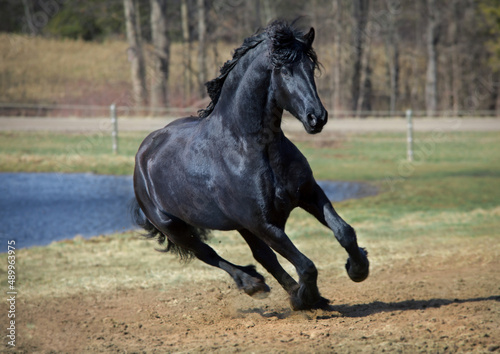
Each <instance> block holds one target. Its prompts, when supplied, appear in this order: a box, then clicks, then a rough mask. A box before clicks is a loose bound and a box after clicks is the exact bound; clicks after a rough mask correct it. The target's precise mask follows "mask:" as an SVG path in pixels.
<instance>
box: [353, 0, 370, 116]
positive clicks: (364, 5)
mask: <svg viewBox="0 0 500 354" xmlns="http://www.w3.org/2000/svg"><path fill="white" fill-rule="evenodd" d="M369 4H370V1H369V0H353V1H352V18H353V30H352V33H353V47H354V63H353V74H352V84H351V95H352V110H353V111H357V109H358V101H359V96H360V86H361V70H362V60H363V49H364V44H365V36H366V32H365V31H366V24H367V22H368V8H369Z"/></svg>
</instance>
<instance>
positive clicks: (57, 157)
mask: <svg viewBox="0 0 500 354" xmlns="http://www.w3.org/2000/svg"><path fill="white" fill-rule="evenodd" d="M144 135H145V133H126V134H125V133H124V134H122V135H121V136H120V139H121V140H120V148H121V153H120V155H119V156H114V155H112V154H111V153H110V152H109V151H108V150H109V141H108V140H107V139H109V138H108V137H103V136H99V135H89V134H59V133H43V132H40V133H24V132H16V133H0V171H2V172H7V171H28V172H42V171H43V172H94V173H104V174H130V173H131V172H132V168H133V155H134V153H135V151H136V149H137V146H138V144H139V143H140V141H141V140H142V139H143V137H144ZM405 144H406V142H405V138H404V137H403V136H402V135H398V134H389V133H387V134H385V133H384V134H359V135H345V136H332V137H331V140H330V141H329V142H327V143H323V144H322V146H319V147H318V146H317V145H316V144H315V143H314V137H313V138H312V140H311V141H307V142H301V143H300V148H301V150H302V151H303V152H304V153H305V154H306V156H307V157H308V158H309V161H310V163H311V166H312V168H313V170H314V171H315V175H316V178H317V179H332V180H355V181H365V182H369V183H372V184H374V185H376V186H377V187H378V188H379V190H380V193H379V194H378V195H377V196H373V197H369V198H364V199H360V200H349V201H345V202H342V203H337V204H336V208H337V210H338V211H339V212H340V214H341V215H342V216H344V217H345V219H346V220H348V221H349V222H350V223H352V225H353V226H354V227H355V228H356V229H357V231H358V236H359V239H360V243H361V244H362V245H364V246H367V247H369V248H370V252H371V255H372V257H373V258H372V260H373V262H374V263H380V264H384V263H386V262H385V261H386V260H387V259H386V258H387V257H388V255H387V254H388V253H390V252H391V249H390V248H391V247H395V248H396V249H398V255H397V257H409V258H411V257H417V256H418V254H419V253H418V252H420V254H422V252H423V253H424V254H426V255H430V256H432V257H444V258H443V262H445V261H446V259H448V258H449V257H463V258H466V257H469V256H470V257H471V261H478V260H474V256H473V254H471V249H473V247H475V246H474V245H481V246H480V247H489V246H488V245H490V247H491V250H492V252H493V253H491V254H493V255H494V254H496V255H497V256H498V252H499V250H498V241H497V240H498V229H499V227H500V161H499V155H498V151H500V134H499V133H497V132H491V133H462V132H455V133H446V134H440V135H436V134H434V133H418V134H417V135H416V149H415V153H416V155H415V157H416V160H415V162H414V163H407V162H406V161H405ZM287 232H288V234H289V235H290V237H291V238H293V239H294V242H295V243H296V244H297V246H298V247H299V248H300V249H301V250H303V251H304V252H305V253H306V254H308V255H309V256H310V257H311V258H313V259H315V260H319V261H318V267H319V268H320V270H322V271H327V272H338V273H339V274H343V270H342V266H343V259H344V254H343V250H342V249H340V246H338V244H336V241H335V240H334V239H333V238H332V237H331V233H330V232H329V231H328V230H326V229H325V228H323V227H322V226H321V225H320V224H319V223H317V222H316V221H315V220H314V219H312V218H311V217H310V216H309V215H307V214H306V213H304V212H302V211H299V210H297V211H295V212H294V213H293V214H292V217H291V219H290V221H289V223H288V225H287ZM388 241H390V242H391V245H392V246H388V245H387V242H388ZM212 244H213V245H214V247H215V248H216V249H217V250H219V251H220V253H221V255H222V256H228V255H230V256H228V257H229V258H230V259H233V260H234V259H239V261H238V262H239V263H242V264H243V263H244V264H248V263H255V262H254V261H253V260H252V258H251V255H250V252H249V251H248V249H247V247H246V245H245V244H244V243H243V241H242V240H241V238H240V237H239V236H238V235H236V234H234V233H219V232H216V233H214V239H213V240H212ZM464 247H465V248H464ZM153 248H154V243H151V242H148V241H145V240H142V239H141V238H140V237H138V236H137V235H135V234H133V233H125V234H121V235H111V236H100V237H95V238H93V239H90V240H84V239H82V238H76V239H71V240H68V241H65V242H60V243H54V244H51V245H50V246H48V247H34V248H31V249H25V250H20V251H18V258H17V262H18V266H19V277H18V286H19V288H20V289H22V293H23V296H25V297H27V298H30V297H35V296H40V295H50V296H64V295H65V294H68V293H77V292H80V291H85V290H92V291H107V290H116V289H120V288H128V287H149V288H151V287H152V288H158V289H162V288H164V287H167V286H169V285H171V284H175V283H177V282H185V281H197V280H201V279H215V278H217V279H226V276H225V275H224V274H223V273H222V272H217V271H213V270H212V269H209V268H208V267H207V266H205V265H203V264H201V262H193V263H192V264H190V265H189V266H188V267H187V268H185V267H184V266H183V265H182V264H179V263H178V262H176V261H174V260H173V259H172V258H170V256H166V255H164V254H161V253H158V252H154V251H153ZM325 248H328V254H329V256H328V258H329V261H327V260H320V259H322V258H324V257H322V254H323V255H324V250H325ZM416 250H419V251H418V252H417V253H415V252H416ZM495 252H496V253H495ZM472 253H473V252H472ZM394 256H395V255H394V254H393V255H392V256H391V257H394ZM5 258H6V255H5V254H1V255H0V262H3V263H5V262H6V259H5ZM331 259H335V261H334V262H332V261H331ZM496 259H497V260H498V257H497V258H496ZM497 260H496V261H497ZM482 261H484V262H495V259H494V257H493V256H492V259H485V260H482ZM386 266H387V265H386ZM2 272H3V270H2ZM56 274H57V275H56ZM0 287H2V288H5V287H6V276H2V277H1V283H0Z"/></svg>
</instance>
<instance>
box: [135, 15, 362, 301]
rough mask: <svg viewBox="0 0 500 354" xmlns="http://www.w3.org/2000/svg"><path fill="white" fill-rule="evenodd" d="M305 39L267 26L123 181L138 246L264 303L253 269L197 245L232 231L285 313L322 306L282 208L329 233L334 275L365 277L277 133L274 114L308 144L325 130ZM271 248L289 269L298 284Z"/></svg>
mask: <svg viewBox="0 0 500 354" xmlns="http://www.w3.org/2000/svg"><path fill="white" fill-rule="evenodd" d="M314 36H315V32H314V29H313V28H311V29H310V31H309V32H308V33H306V34H304V33H302V32H300V31H299V30H298V29H296V28H295V27H294V26H293V25H289V24H287V23H286V22H283V21H275V22H273V23H271V24H270V25H269V26H268V27H267V28H265V29H264V30H263V31H261V32H260V33H258V34H255V35H254V36H252V37H249V38H247V39H245V41H244V42H243V45H242V46H241V47H240V48H238V49H237V50H236V51H235V53H234V56H233V58H232V59H231V60H229V61H228V62H226V63H225V64H224V66H223V67H222V68H221V74H220V76H219V77H217V78H216V79H214V80H212V81H210V82H208V83H207V88H208V93H209V96H210V98H211V103H210V104H209V106H208V107H207V108H206V109H204V110H201V111H200V112H199V117H187V118H181V119H178V120H175V121H174V122H172V123H171V124H169V125H167V126H166V127H165V128H163V129H160V130H157V131H155V132H153V133H151V134H150V135H149V136H148V137H147V138H146V139H145V140H144V141H143V143H142V144H141V146H140V148H139V151H138V152H137V156H136V165H135V171H134V189H135V196H136V199H137V202H138V206H137V208H136V218H137V222H138V224H139V225H140V226H142V227H143V228H144V229H145V230H146V231H148V232H149V236H150V237H156V238H157V239H158V241H159V242H160V244H163V243H164V242H165V240H167V242H168V244H167V247H166V250H171V251H175V252H177V253H178V254H179V255H180V256H181V257H183V256H184V257H186V256H194V257H196V258H198V259H200V260H201V261H203V262H205V263H207V264H209V265H211V266H214V267H218V268H221V269H223V270H225V271H226V272H227V273H229V275H230V276H231V277H232V278H233V279H234V281H235V282H236V284H237V286H238V287H239V288H240V289H242V290H243V291H245V293H247V294H248V295H251V296H255V295H260V296H262V295H267V293H268V292H269V291H270V288H269V287H268V286H267V284H266V283H265V280H264V277H263V276H262V275H260V274H259V273H258V272H257V271H256V270H255V267H254V266H246V267H243V266H239V265H235V264H232V263H230V262H228V261H226V260H225V259H223V258H221V257H220V256H219V255H218V254H217V253H216V252H215V251H214V250H213V249H212V248H211V247H210V246H208V245H207V244H206V243H205V241H206V239H207V233H208V230H237V231H238V232H239V233H240V234H241V236H243V238H244V239H245V241H246V242H247V243H248V245H249V246H250V249H251V250H252V253H253V256H254V258H255V259H256V260H257V261H258V262H259V263H261V264H262V266H263V267H264V268H265V269H266V270H267V271H268V272H269V273H271V274H272V275H273V276H274V278H276V280H277V281H278V282H279V283H280V284H281V286H282V287H283V288H284V289H285V290H286V291H287V292H288V294H289V296H290V303H291V306H292V308H293V309H294V310H303V309H313V308H321V307H325V306H326V305H327V304H328V300H327V299H325V298H323V297H322V296H321V295H320V293H319V290H318V286H317V277H318V272H317V270H316V267H315V265H314V263H313V262H312V261H311V260H310V259H308V258H307V257H306V256H304V255H303V254H302V253H301V252H300V251H299V250H298V249H297V248H296V247H295V246H294V244H293V243H292V242H291V241H290V239H289V238H288V236H287V235H286V234H285V231H284V229H285V223H286V221H287V219H288V217H289V215H290V213H291V211H292V209H294V208H296V207H301V208H303V209H305V210H306V211H308V212H309V213H311V214H312V215H314V216H315V217H316V218H317V219H318V220H319V221H320V222H321V223H323V224H324V225H325V226H327V227H329V228H330V229H331V230H332V231H333V233H334V235H335V237H336V238H337V240H338V241H339V243H340V244H341V245H342V247H344V248H345V249H346V251H347V253H348V255H349V257H348V259H347V263H346V270H347V273H348V275H349V277H350V278H351V279H352V280H353V281H356V282H360V281H363V280H364V279H366V277H367V276H368V269H369V262H368V258H367V252H366V251H365V250H364V249H363V248H360V247H358V244H357V240H356V234H355V231H354V229H353V228H352V227H351V226H349V225H348V224H347V223H346V222H345V221H344V220H343V219H342V218H341V217H340V216H339V215H338V214H337V213H336V211H335V210H334V208H333V207H332V205H331V203H330V201H329V200H328V198H327V197H326V195H325V193H324V192H323V190H322V189H321V188H320V187H319V186H318V184H317V183H316V181H315V180H314V177H313V173H312V171H311V168H310V166H309V164H308V162H307V160H306V158H305V157H304V156H303V155H302V153H301V152H300V151H299V150H298V149H297V147H296V146H295V145H294V144H293V143H292V142H290V140H288V139H287V138H286V137H285V135H284V134H283V131H282V130H281V118H282V115H283V110H287V111H288V112H290V113H291V114H292V115H293V116H295V117H296V118H297V119H298V120H300V121H301V122H302V123H303V125H304V128H305V130H306V131H307V132H308V133H310V134H315V133H319V132H321V130H322V128H323V126H324V125H325V124H326V122H327V119H328V113H327V111H326V110H325V108H324V107H323V104H322V103H321V101H320V99H319V97H318V93H317V90H316V84H315V82H314V71H315V69H317V67H318V60H317V57H316V54H315V52H314V50H313V49H312V43H313V41H314ZM139 208H140V209H139ZM273 250H274V251H276V252H278V253H279V254H280V255H282V256H283V257H284V258H286V259H287V260H288V261H290V262H291V263H292V264H293V265H294V266H295V268H296V271H297V273H298V277H299V281H298V282H297V281H295V280H294V279H293V278H292V277H291V276H290V275H289V274H288V273H287V272H286V271H285V270H284V269H283V267H282V266H281V265H280V263H279V262H278V259H277V257H276V254H275V253H274V251H273Z"/></svg>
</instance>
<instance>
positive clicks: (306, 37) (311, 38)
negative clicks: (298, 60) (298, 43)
mask: <svg viewBox="0 0 500 354" xmlns="http://www.w3.org/2000/svg"><path fill="white" fill-rule="evenodd" d="M314 34H315V33H314V28H313V27H311V29H310V30H309V32H307V33H306V34H305V35H304V37H303V38H304V42H305V43H306V44H307V46H308V47H310V46H312V43H313V42H314Z"/></svg>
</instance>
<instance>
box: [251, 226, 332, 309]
mask: <svg viewBox="0 0 500 354" xmlns="http://www.w3.org/2000/svg"><path fill="white" fill-rule="evenodd" d="M255 234H256V235H257V236H258V237H259V239H261V240H262V241H264V242H265V243H266V244H267V245H268V246H269V247H271V248H272V249H274V250H275V251H276V252H278V253H279V254H281V255H282V256H283V257H285V258H286V259H287V260H288V261H289V262H290V263H292V264H293V265H294V266H295V269H296V271H297V274H298V275H299V282H298V284H297V283H296V282H295V281H294V280H293V279H291V277H290V276H289V275H288V274H287V273H286V272H285V271H284V270H283V269H282V268H281V266H280V265H279V264H277V260H276V261H274V260H273V258H271V257H270V254H268V255H266V257H267V259H262V257H261V260H260V262H261V263H263V264H264V266H266V268H269V271H270V272H271V273H272V274H273V275H274V276H275V277H276V278H277V279H278V281H279V282H280V284H281V285H282V286H283V287H284V288H285V290H287V292H288V293H289V295H290V304H291V306H292V308H293V309H294V310H309V309H314V308H323V307H325V306H326V305H327V304H328V302H329V301H328V300H327V299H325V298H323V297H321V295H320V294H319V290H318V285H317V279H318V271H317V269H316V266H315V265H314V263H313V262H312V261H311V260H310V259H309V258H307V257H306V256H304V255H303V254H302V253H301V252H300V251H299V250H298V249H297V248H296V247H295V245H294V244H293V243H292V241H290V239H289V238H288V236H287V235H286V234H285V232H284V231H283V230H282V229H280V228H279V227H276V226H273V225H266V227H265V228H264V229H263V230H260V232H256V233H255ZM247 238H248V235H247ZM254 248H255V247H254ZM269 251H270V250H269Z"/></svg>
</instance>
